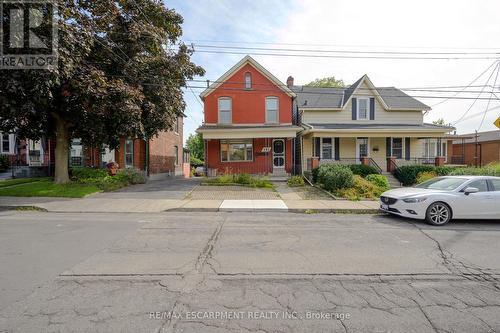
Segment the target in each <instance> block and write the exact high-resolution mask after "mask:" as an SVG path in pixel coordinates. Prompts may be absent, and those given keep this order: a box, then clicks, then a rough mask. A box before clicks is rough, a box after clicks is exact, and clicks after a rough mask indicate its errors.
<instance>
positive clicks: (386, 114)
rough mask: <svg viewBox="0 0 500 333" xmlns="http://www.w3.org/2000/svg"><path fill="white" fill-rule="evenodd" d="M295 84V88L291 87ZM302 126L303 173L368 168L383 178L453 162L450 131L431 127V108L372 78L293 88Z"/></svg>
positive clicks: (301, 154)
mask: <svg viewBox="0 0 500 333" xmlns="http://www.w3.org/2000/svg"><path fill="white" fill-rule="evenodd" d="M290 84H293V83H292V82H290ZM291 89H292V91H294V92H295V94H296V95H297V98H296V100H295V104H294V108H295V111H296V112H297V115H298V117H297V118H298V120H299V124H300V125H301V126H302V127H303V128H304V130H303V131H302V132H300V146H299V148H300V154H298V155H299V156H300V157H301V166H302V170H311V169H312V168H314V167H316V166H317V165H320V164H323V163H342V164H353V163H364V164H370V165H373V166H375V167H376V168H378V169H379V170H380V171H381V172H383V171H389V172H392V171H394V169H395V168H396V167H398V166H401V165H406V164H444V163H446V162H449V161H451V160H449V159H448V157H449V156H448V155H449V152H450V150H449V147H448V145H449V142H448V141H449V140H448V138H447V133H448V132H450V131H451V130H453V128H452V127H449V126H440V125H433V124H426V123H424V121H423V113H424V111H427V110H430V107H429V106H427V105H425V104H423V103H421V102H419V101H418V100H416V99H414V98H412V97H410V96H408V95H406V94H405V93H404V92H402V91H401V90H399V89H397V88H394V87H384V88H380V87H375V86H374V85H373V83H372V82H371V81H370V79H369V78H368V76H367V75H364V76H363V77H361V78H360V79H359V80H358V81H356V82H355V83H354V84H352V85H351V86H349V87H347V88H315V87H305V86H304V87H302V86H291Z"/></svg>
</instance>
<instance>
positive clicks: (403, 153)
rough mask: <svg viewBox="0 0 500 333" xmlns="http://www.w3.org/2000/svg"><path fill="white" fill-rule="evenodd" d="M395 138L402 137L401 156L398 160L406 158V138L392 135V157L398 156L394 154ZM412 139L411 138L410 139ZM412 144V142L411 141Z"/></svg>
mask: <svg viewBox="0 0 500 333" xmlns="http://www.w3.org/2000/svg"><path fill="white" fill-rule="evenodd" d="M394 139H401V158H396V159H398V160H404V159H405V151H406V146H405V138H404V137H399V136H396V137H392V136H391V155H390V156H392V157H396V156H395V155H394ZM410 140H411V139H410ZM410 144H411V142H410Z"/></svg>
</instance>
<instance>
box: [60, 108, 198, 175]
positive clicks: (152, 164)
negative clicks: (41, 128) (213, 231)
mask: <svg viewBox="0 0 500 333" xmlns="http://www.w3.org/2000/svg"><path fill="white" fill-rule="evenodd" d="M183 119H184V118H183V116H179V117H178V118H177V122H176V123H175V124H174V129H173V131H169V132H165V131H163V132H160V133H158V135H157V136H156V137H154V138H152V139H150V140H149V142H146V141H145V140H142V139H137V138H135V139H134V138H122V139H120V145H119V147H118V148H117V149H112V150H110V149H109V147H107V146H103V147H100V148H96V147H84V146H83V145H82V144H81V142H80V140H79V139H73V141H72V144H71V150H70V161H71V165H72V166H89V167H106V164H108V163H110V162H115V163H117V164H118V166H119V168H135V169H138V170H143V171H146V172H147V171H148V170H147V169H149V175H150V178H153V179H155V178H160V177H162V176H182V175H185V176H189V172H188V174H187V175H186V172H185V167H184V164H185V163H189V161H185V154H184V150H183V142H184V141H183ZM147 143H149V147H148V145H147Z"/></svg>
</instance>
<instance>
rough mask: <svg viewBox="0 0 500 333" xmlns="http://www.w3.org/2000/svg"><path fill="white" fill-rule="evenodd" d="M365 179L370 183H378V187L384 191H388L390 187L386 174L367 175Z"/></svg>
mask: <svg viewBox="0 0 500 333" xmlns="http://www.w3.org/2000/svg"><path fill="white" fill-rule="evenodd" d="M365 179H366V180H367V181H369V182H370V183H373V184H375V185H377V186H378V187H380V188H381V189H382V190H384V191H387V190H389V189H390V186H389V180H387V177H386V176H384V175H378V174H376V175H368V176H366V178H365Z"/></svg>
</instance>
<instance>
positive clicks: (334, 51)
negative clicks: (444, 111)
mask: <svg viewBox="0 0 500 333" xmlns="http://www.w3.org/2000/svg"><path fill="white" fill-rule="evenodd" d="M194 45H195V46H197V47H202V48H208V49H229V50H254V51H272V52H275V51H278V52H315V53H354V54H407V55H408V54H409V55H412V54H417V55H496V56H500V52H415V51H359V50H321V49H297V48H293V49H291V48H268V47H249V46H223V45H204V44H194Z"/></svg>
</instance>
